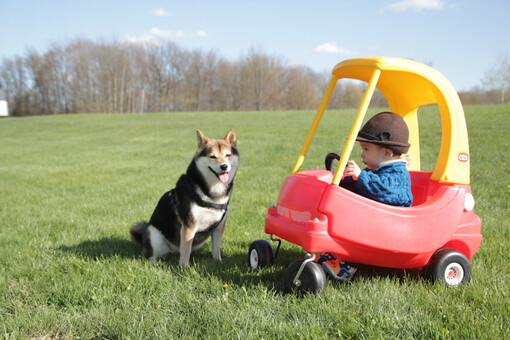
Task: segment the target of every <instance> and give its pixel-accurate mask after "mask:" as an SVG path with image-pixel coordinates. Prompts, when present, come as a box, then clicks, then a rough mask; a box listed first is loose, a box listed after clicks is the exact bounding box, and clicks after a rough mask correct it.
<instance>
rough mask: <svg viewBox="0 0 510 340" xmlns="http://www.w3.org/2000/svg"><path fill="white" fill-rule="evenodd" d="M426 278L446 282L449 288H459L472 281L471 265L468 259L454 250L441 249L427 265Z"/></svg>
mask: <svg viewBox="0 0 510 340" xmlns="http://www.w3.org/2000/svg"><path fill="white" fill-rule="evenodd" d="M425 269H426V276H428V278H430V279H431V280H433V281H444V283H445V284H446V285H447V286H458V285H459V284H464V283H468V282H469V281H470V280H471V264H470V263H469V260H468V259H467V257H466V256H465V255H464V254H462V253H461V252H458V251H456V250H453V249H440V250H438V251H436V252H435V253H434V255H432V257H431V259H430V261H429V263H428V264H427V267H426V268H425Z"/></svg>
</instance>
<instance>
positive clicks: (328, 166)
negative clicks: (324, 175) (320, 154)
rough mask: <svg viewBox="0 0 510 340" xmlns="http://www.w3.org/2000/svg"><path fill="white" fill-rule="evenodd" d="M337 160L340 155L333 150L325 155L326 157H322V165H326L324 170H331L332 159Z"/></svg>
mask: <svg viewBox="0 0 510 340" xmlns="http://www.w3.org/2000/svg"><path fill="white" fill-rule="evenodd" d="M335 159H336V160H337V161H339V160H340V156H338V155H337V154H336V153H334V152H330V153H328V154H327V155H326V159H324V165H325V166H326V170H328V171H331V168H332V167H333V161H334V160H335Z"/></svg>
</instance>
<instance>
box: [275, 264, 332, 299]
mask: <svg viewBox="0 0 510 340" xmlns="http://www.w3.org/2000/svg"><path fill="white" fill-rule="evenodd" d="M302 264H303V261H302V260H301V261H294V262H292V263H291V264H289V266H288V267H287V269H286V270H285V275H284V283H285V290H286V292H288V293H290V292H294V291H297V292H299V293H302V294H306V293H319V292H321V291H323V290H325V289H326V274H325V273H324V270H323V269H322V267H321V265H320V264H318V263H316V262H308V263H306V265H305V267H304V268H303V271H302V272H301V275H299V278H298V279H297V280H296V275H297V274H298V272H299V269H300V268H301V265H302Z"/></svg>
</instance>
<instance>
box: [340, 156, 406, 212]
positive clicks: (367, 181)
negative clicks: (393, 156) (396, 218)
mask: <svg viewBox="0 0 510 340" xmlns="http://www.w3.org/2000/svg"><path fill="white" fill-rule="evenodd" d="M340 185H341V186H343V187H345V188H347V189H349V190H351V191H354V192H356V193H358V194H360V195H361V196H365V197H368V198H371V199H373V200H375V201H378V202H382V203H386V204H390V205H395V206H399V207H410V206H411V205H412V204H413V194H412V193H411V177H410V176H409V172H408V171H407V169H406V165H405V163H404V162H392V163H389V164H386V165H383V166H380V167H378V168H377V169H375V170H373V171H370V170H368V168H365V169H363V170H362V171H361V174H360V175H359V177H358V180H357V181H354V180H353V179H352V177H346V178H344V179H343V180H342V182H341V183H340Z"/></svg>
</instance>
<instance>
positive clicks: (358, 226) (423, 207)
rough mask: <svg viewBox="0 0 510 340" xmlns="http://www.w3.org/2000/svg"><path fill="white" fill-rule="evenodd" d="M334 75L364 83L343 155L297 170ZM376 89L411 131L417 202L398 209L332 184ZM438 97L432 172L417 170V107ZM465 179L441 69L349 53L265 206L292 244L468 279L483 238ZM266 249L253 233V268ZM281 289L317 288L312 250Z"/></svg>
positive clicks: (461, 128)
mask: <svg viewBox="0 0 510 340" xmlns="http://www.w3.org/2000/svg"><path fill="white" fill-rule="evenodd" d="M340 78H353V79H358V80H362V81H366V82H367V83H368V88H367V90H366V92H365V97H364V99H363V102H362V103H361V106H360V110H359V112H358V115H357V117H356V120H355V122H354V125H353V127H352V130H351V133H350V136H349V138H348V140H347V143H346V146H345V148H344V150H343V153H342V157H341V158H340V160H339V164H338V169H337V171H336V173H334V172H332V171H329V170H308V171H302V172H299V169H300V167H301V164H302V163H303V159H304V157H305V155H306V153H307V151H308V147H309V145H310V143H311V141H312V139H313V136H314V134H315V131H316V129H317V126H318V124H319V122H320V120H321V118H322V115H323V113H324V111H325V109H326V106H327V103H328V101H329V98H330V96H331V93H332V91H333V89H334V87H335V84H336V82H337V80H338V79H340ZM375 88H378V89H379V90H380V91H381V92H382V93H383V95H385V97H386V99H387V101H388V104H389V106H390V110H391V111H392V112H395V113H397V114H399V115H401V116H402V117H403V118H404V120H405V121H406V124H407V125H408V127H409V131H410V138H409V140H410V143H411V149H410V150H409V153H408V154H410V155H411V156H412V158H413V164H414V165H413V166H412V167H408V170H409V173H410V176H411V189H412V193H413V206H412V207H408V208H404V207H395V206H390V205H387V204H383V203H380V202H376V201H374V200H371V199H368V198H365V197H362V196H360V195H358V194H355V193H353V192H351V191H349V190H347V189H345V188H342V187H340V186H339V185H338V184H339V182H340V179H341V174H342V172H343V168H344V167H345V165H346V163H347V160H348V158H349V156H350V153H351V150H352V146H353V144H354V141H355V137H356V135H357V133H358V131H359V128H360V126H361V123H362V121H363V119H364V115H365V113H366V110H367V108H368V103H369V102H370V99H371V96H372V94H373V91H374V89H375ZM428 104H437V105H438V107H439V110H440V113H441V122H442V139H441V150H440V153H439V159H438V162H437V164H436V167H435V169H434V171H433V172H425V171H421V170H420V161H419V160H420V152H419V151H420V149H419V133H418V119H417V114H418V108H419V107H420V106H423V105H428ZM473 208H474V198H473V195H472V193H471V187H470V185H469V146H468V142H467V128H466V124H465V118H464V112H463V110H462V106H461V104H460V100H459V99H458V95H457V93H456V92H455V90H453V87H452V86H451V85H450V84H449V82H448V81H447V80H446V78H444V76H442V75H441V74H440V73H439V72H437V71H435V70H433V69H432V68H430V67H428V66H425V65H423V64H419V63H416V62H413V61H408V60H404V59H398V58H387V57H371V58H357V59H351V60H346V61H344V62H342V63H340V64H338V65H337V66H336V67H335V68H334V69H333V77H332V80H331V82H330V86H329V87H328V90H327V91H326V95H325V96H324V99H323V102H322V104H321V107H320V108H319V110H318V112H317V115H316V117H315V120H314V122H313V123H312V127H311V128H310V131H309V133H308V135H307V138H306V140H305V143H304V145H303V147H302V149H301V152H300V155H299V157H298V159H297V161H296V165H295V166H294V169H293V172H292V174H291V175H290V176H288V177H287V179H286V180H285V182H284V183H283V186H282V188H281V190H280V194H279V196H278V201H277V204H276V206H272V207H270V208H269V209H268V214H267V216H266V218H265V229H264V231H265V233H266V234H269V235H272V239H273V240H275V236H276V237H277V239H283V240H286V241H289V242H291V243H294V244H297V245H299V246H301V247H302V248H303V250H304V251H305V252H308V253H331V254H333V255H334V256H335V257H337V258H339V259H341V260H343V261H349V262H355V263H360V264H366V265H373V266H381V267H390V268H424V269H425V271H424V272H425V274H426V275H427V276H429V277H431V278H433V279H435V280H444V281H445V282H446V284H448V285H452V286H455V285H458V284H460V283H465V282H468V281H469V280H470V278H471V266H470V262H469V259H471V258H472V257H473V255H474V254H475V253H476V252H477V251H478V248H479V247H480V244H481V241H482V235H481V222H480V218H479V217H478V216H477V215H476V214H475V213H474V209H473ZM273 259H274V255H273V251H272V247H271V245H270V244H269V242H267V241H262V240H257V241H254V242H253V243H252V245H251V246H250V250H249V262H250V266H251V267H252V268H254V269H255V268H258V267H263V266H265V265H269V264H271V263H272V262H273ZM285 284H286V288H288V289H289V290H291V289H298V290H302V291H320V290H322V289H324V288H325V276H324V273H323V271H322V268H321V267H320V266H319V265H317V263H315V262H313V261H312V260H311V258H309V259H305V260H300V261H296V262H294V263H292V264H291V265H289V267H288V268H287V271H286V273H285Z"/></svg>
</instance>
